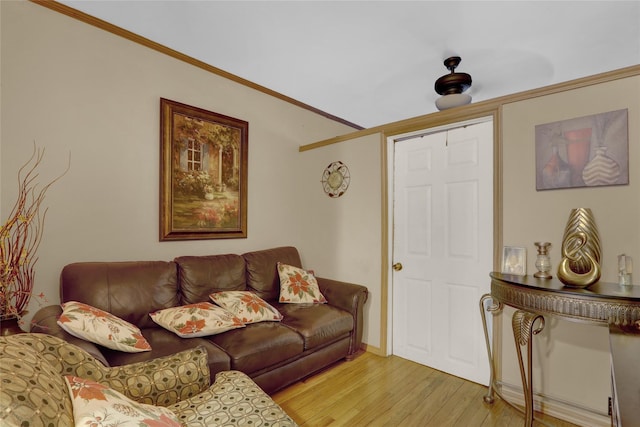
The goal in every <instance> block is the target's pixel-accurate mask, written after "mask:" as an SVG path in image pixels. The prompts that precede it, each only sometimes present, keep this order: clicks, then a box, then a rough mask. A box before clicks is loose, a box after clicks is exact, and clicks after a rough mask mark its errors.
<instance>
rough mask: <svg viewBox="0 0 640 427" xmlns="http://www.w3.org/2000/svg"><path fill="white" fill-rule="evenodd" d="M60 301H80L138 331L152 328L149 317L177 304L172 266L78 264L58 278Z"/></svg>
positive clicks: (144, 263)
mask: <svg viewBox="0 0 640 427" xmlns="http://www.w3.org/2000/svg"><path fill="white" fill-rule="evenodd" d="M60 300H61V302H67V301H80V302H83V303H85V304H89V305H91V306H93V307H96V308H99V309H101V310H104V311H108V312H109V313H111V314H113V315H114V316H117V317H119V318H121V319H124V320H126V321H127V322H129V323H132V324H134V325H136V326H137V327H139V328H148V327H152V326H155V324H154V323H153V321H152V320H151V318H150V317H149V313H151V312H153V311H157V310H161V309H163V308H167V307H173V306H176V305H178V304H179V299H178V281H177V269H176V264H175V263H174V262H165V261H127V262H81V263H74V264H69V265H67V266H65V267H64V268H63V269H62V273H61V275H60Z"/></svg>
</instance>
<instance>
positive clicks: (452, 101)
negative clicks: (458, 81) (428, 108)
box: [436, 93, 471, 111]
mask: <svg viewBox="0 0 640 427" xmlns="http://www.w3.org/2000/svg"><path fill="white" fill-rule="evenodd" d="M469 103H471V95H468V94H466V93H452V94H449V95H444V96H441V97H440V98H438V99H436V107H437V108H438V110H440V111H442V110H448V109H449V108H454V107H461V106H463V105H467V104H469Z"/></svg>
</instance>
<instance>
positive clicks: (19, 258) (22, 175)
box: [0, 143, 71, 319]
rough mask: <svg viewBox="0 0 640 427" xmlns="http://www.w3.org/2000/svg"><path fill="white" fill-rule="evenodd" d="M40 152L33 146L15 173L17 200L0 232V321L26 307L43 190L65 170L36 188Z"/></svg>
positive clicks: (41, 220)
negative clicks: (30, 153) (16, 178)
mask: <svg viewBox="0 0 640 427" xmlns="http://www.w3.org/2000/svg"><path fill="white" fill-rule="evenodd" d="M43 156H44V149H39V148H36V145H35V143H34V145H33V154H32V155H31V158H30V159H29V160H28V161H27V162H26V163H25V164H24V165H23V166H22V167H21V168H20V169H19V170H18V197H17V200H16V203H15V205H14V206H13V209H12V210H11V213H10V214H9V217H8V218H7V220H6V221H5V223H4V224H3V225H2V228H1V229H0V319H7V318H11V317H21V316H22V315H23V314H24V313H25V312H26V309H27V306H28V305H29V301H30V300H31V293H32V292H33V283H34V266H35V264H36V262H37V261H38V258H37V257H36V252H37V251H38V247H39V246H40V241H41V239H42V232H43V230H44V220H45V217H46V215H47V209H44V211H42V212H41V206H42V202H43V200H44V197H45V195H46V193H47V190H48V189H49V187H51V185H53V184H54V183H55V182H56V181H58V180H59V179H60V178H62V177H63V176H64V175H65V174H66V173H67V172H68V171H69V167H70V165H71V158H69V164H68V165H67V169H66V170H65V171H64V172H63V173H62V174H61V175H60V176H58V177H57V178H55V179H54V180H52V181H51V182H49V183H48V184H47V185H45V186H44V187H42V188H41V189H38V184H37V182H36V181H37V178H38V173H37V169H38V166H39V165H40V163H41V162H42V158H43Z"/></svg>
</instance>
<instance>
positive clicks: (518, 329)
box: [511, 310, 544, 427]
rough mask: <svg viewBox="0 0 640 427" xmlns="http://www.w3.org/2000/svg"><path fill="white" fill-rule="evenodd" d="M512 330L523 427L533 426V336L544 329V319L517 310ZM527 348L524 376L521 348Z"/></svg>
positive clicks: (539, 315) (535, 314)
mask: <svg viewBox="0 0 640 427" xmlns="http://www.w3.org/2000/svg"><path fill="white" fill-rule="evenodd" d="M537 320H540V322H539V326H538V327H537V328H534V324H535V322H536V321H537ZM511 326H512V328H513V338H514V340H515V342H516V350H517V353H518V364H519V365H520V376H521V377H522V389H523V392H524V403H525V415H524V425H525V427H531V426H533V413H534V411H533V384H532V378H531V376H532V361H531V358H532V356H533V347H532V345H533V343H532V340H533V335H537V334H539V333H540V332H541V331H542V330H543V329H544V317H543V316H542V315H541V314H537V313H531V312H529V311H524V310H518V311H516V312H515V313H514V314H513V318H512V319H511ZM525 345H526V346H527V369H526V374H525V368H524V363H523V361H522V346H525Z"/></svg>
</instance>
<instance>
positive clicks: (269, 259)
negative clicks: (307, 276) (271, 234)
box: [242, 246, 302, 301]
mask: <svg viewBox="0 0 640 427" xmlns="http://www.w3.org/2000/svg"><path fill="white" fill-rule="evenodd" d="M242 256H243V257H244V260H245V262H246V266H247V286H248V287H250V288H251V289H253V290H254V291H255V292H256V293H257V294H258V296H259V297H260V298H262V299H264V300H266V301H277V300H278V297H279V296H280V278H279V276H278V269H277V264H278V262H282V263H284V264H289V265H292V266H294V267H299V268H302V261H300V254H299V253H298V250H297V249H296V248H294V247H293V246H283V247H279V248H273V249H265V250H261V251H254V252H247V253H245V254H243V255H242Z"/></svg>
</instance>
